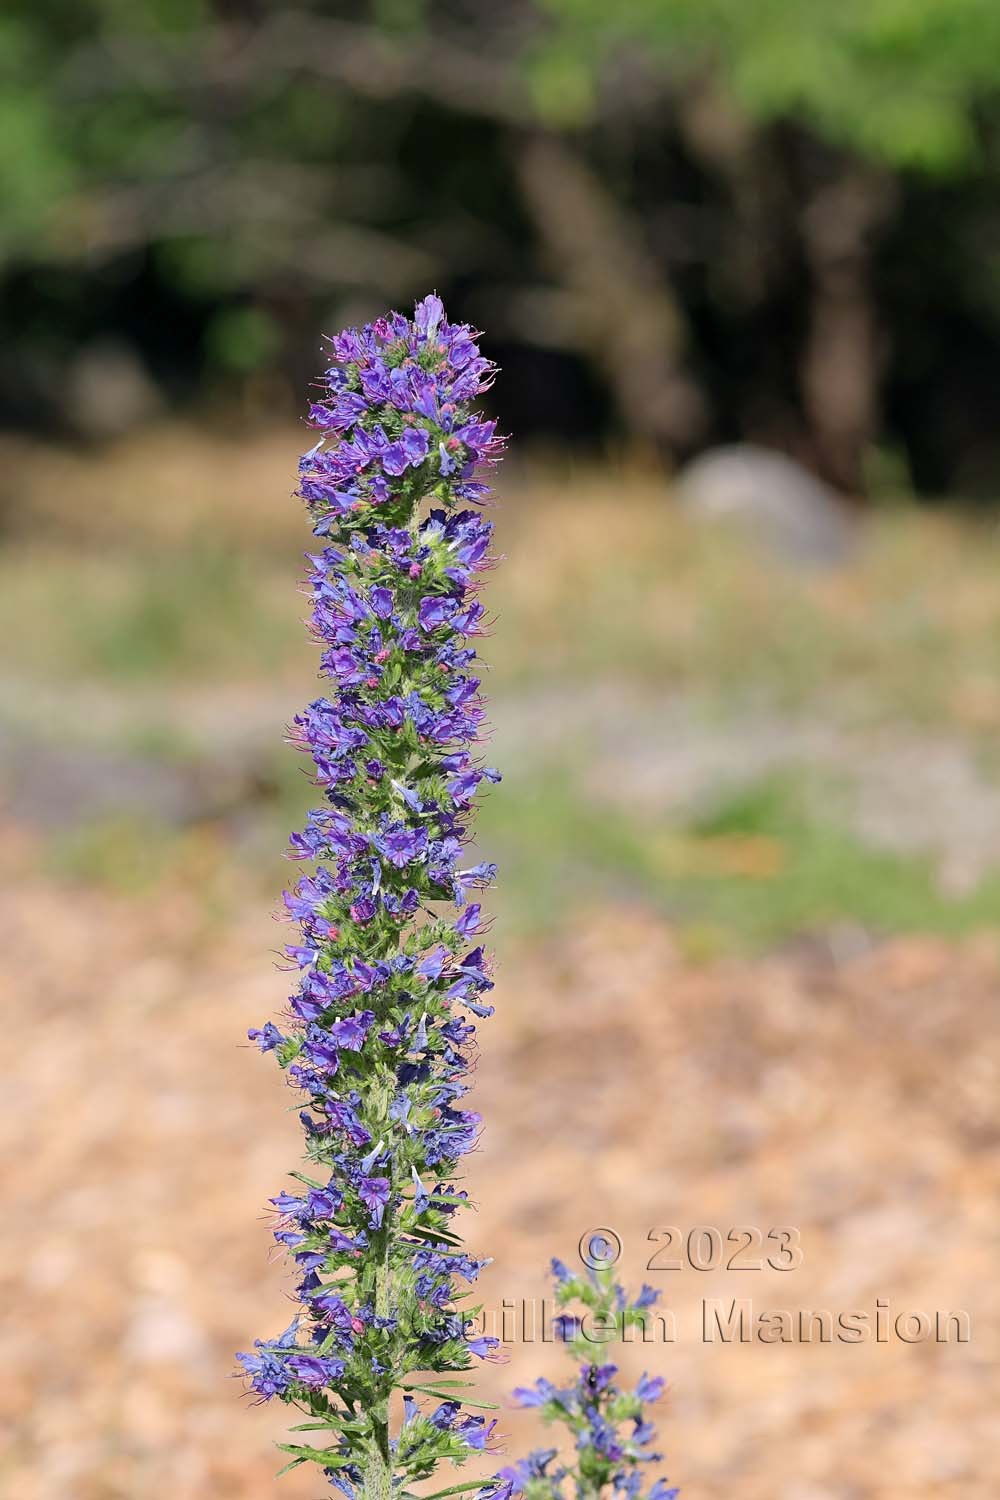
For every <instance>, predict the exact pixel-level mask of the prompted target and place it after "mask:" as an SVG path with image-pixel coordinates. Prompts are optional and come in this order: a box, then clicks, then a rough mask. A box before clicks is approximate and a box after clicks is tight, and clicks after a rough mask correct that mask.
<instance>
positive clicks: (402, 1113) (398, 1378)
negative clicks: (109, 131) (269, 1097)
mask: <svg viewBox="0 0 1000 1500" xmlns="http://www.w3.org/2000/svg"><path fill="white" fill-rule="evenodd" d="M332 353H333V360H334V363H333V364H332V366H331V368H330V369H329V370H327V372H326V375H325V377H324V378H323V381H322V395H321V397H320V399H319V400H318V401H317V402H316V403H315V404H314V405H313V406H312V408H311V411H310V422H311V424H312V425H313V426H314V427H315V428H318V429H319V430H320V432H321V433H322V436H321V438H320V440H319V442H318V443H317V444H316V446H315V447H314V448H313V449H312V450H311V451H310V452H309V453H307V454H306V455H305V457H304V458H303V459H302V461H301V464H300V470H299V472H300V491H299V493H300V494H301V496H302V498H303V499H304V500H305V502H306V505H307V507H308V511H309V515H310V519H311V522H312V527H313V531H314V532H315V534H316V536H317V537H318V538H319V539H320V545H319V550H318V551H316V552H315V553H313V554H312V555H311V556H310V557H309V563H310V572H309V577H308V582H309V586H310V589H311V593H312V621H311V623H312V633H313V635H314V636H315V639H316V641H317V643H318V644H319V646H320V648H321V650H322V657H321V672H322V675H323V676H324V677H325V678H326V679H327V682H328V686H327V690H326V692H325V693H324V695H323V696H321V697H319V698H317V699H316V700H315V701H314V702H312V703H310V705H309V707H308V708H307V709H305V711H304V712H303V713H301V714H300V715H299V716H298V717H297V718H296V719H295V722H294V729H293V734H292V738H293V742H294V743H295V745H296V746H297V747H298V748H299V749H301V750H303V751H305V752H306V753H307V754H308V755H309V756H310V757H311V759H312V763H313V768H314V774H315V783H316V785H317V787H319V788H320V789H321V791H322V793H323V802H322V805H321V806H320V807H319V808H317V809H316V810H315V811H314V812H311V813H310V814H309V816H308V819H307V823H306V827H305V828H304V829H303V830H302V831H301V832H299V833H295V834H293V835H292V838H291V851H290V852H291V856H292V858H294V859H297V860H303V861H307V862H309V864H310V866H311V869H310V871H309V873H306V874H304V875H303V876H302V877H301V879H300V880H299V881H298V883H297V884H296V885H295V886H294V888H293V889H292V890H291V891H286V892H285V896H284V902H285V907H286V909H287V914H288V917H289V918H290V919H291V920H292V921H293V922H295V923H297V924H298V927H299V929H300V930H299V934H298V935H297V937H296V938H295V940H294V941H293V942H292V943H290V944H289V945H288V947H287V948H286V950H285V951H286V953H287V956H288V960H289V966H290V967H291V968H292V969H294V970H295V971H297V974H298V980H297V984H296V988H295V992H294V993H293V995H292V996H291V999H290V1008H289V1011H288V1013H287V1017H286V1019H285V1021H284V1022H283V1023H282V1026H281V1027H280V1028H279V1026H277V1025H275V1024H274V1023H273V1022H270V1021H268V1022H266V1023H265V1024H264V1025H263V1026H262V1027H261V1028H260V1029H259V1030H258V1029H255V1030H252V1031H251V1032H250V1037H251V1039H252V1040H254V1041H256V1042H257V1043H258V1045H259V1046H260V1049H261V1051H262V1052H273V1053H274V1055H275V1057H276V1059H277V1061H278V1063H279V1065H280V1066H281V1067H282V1068H283V1069H284V1070H285V1071H286V1073H287V1076H288V1081H289V1083H290V1085H291V1086H292V1087H293V1088H295V1089H296V1090H298V1091H299V1093H300V1095H301V1098H302V1103H303V1106H304V1107H303V1108H302V1111H301V1114H300V1119H301V1122H302V1128H303V1131H304V1133H305V1158H306V1162H305V1165H306V1166H307V1170H304V1171H295V1172H292V1173H291V1176H292V1177H293V1178H294V1179H295V1180H296V1184H297V1190H296V1191H294V1192H282V1193H279V1194H278V1196H277V1197H275V1198H273V1199H272V1200H271V1201H272V1203H273V1205H274V1208H275V1210H276V1213H277V1223H276V1228H275V1239H276V1240H277V1241H278V1242H279V1244H281V1245H283V1246H284V1247H285V1249H286V1251H287V1253H288V1255H289V1256H290V1257H291V1259H292V1261H293V1263H294V1265H295V1268H296V1274H297V1277H298V1281H297V1286H296V1297H297V1300H298V1308H297V1311H296V1314H295V1317H294V1319H293V1321H292V1323H291V1325H290V1326H289V1327H288V1328H287V1329H286V1330H285V1332H284V1333H283V1334H281V1335H280V1336H279V1337H278V1338H273V1339H269V1340H263V1341H261V1340H259V1341H258V1342H257V1343H256V1345H255V1350H254V1352H253V1353H250V1354H240V1355H238V1356H237V1357H238V1359H239V1360H240V1362H241V1364H242V1366H243V1369H244V1371H245V1373H246V1375H247V1377H248V1378H249V1382H250V1385H251V1387H252V1389H253V1390H254V1391H255V1392H256V1393H257V1394H258V1395H259V1396H260V1397H261V1398H263V1399H269V1398H270V1397H272V1396H278V1397H280V1398H281V1400H283V1401H286V1402H288V1403H290V1404H292V1405H294V1406H296V1407H298V1408H299V1409H300V1410H301V1411H302V1412H303V1413H304V1415H305V1417H306V1420H305V1421H304V1422H302V1423H300V1424H299V1426H298V1427H297V1428H295V1429H294V1430H295V1432H296V1433H300V1434H303V1435H304V1440H301V1441H298V1442H295V1443H287V1444H282V1445H281V1446H282V1447H283V1448H284V1449H285V1450H286V1451H287V1452H288V1453H289V1454H290V1455H291V1459H290V1463H289V1464H288V1465H286V1468H290V1467H294V1466H296V1465H299V1464H303V1463H315V1464H317V1465H318V1466H319V1467H320V1468H321V1469H322V1470H323V1471H324V1473H325V1474H326V1476H327V1478H328V1479H329V1480H330V1482H331V1484H333V1485H334V1486H336V1487H337V1488H338V1489H340V1490H341V1491H343V1493H344V1494H345V1495H346V1496H347V1497H348V1500H354V1497H355V1495H356V1494H358V1493H359V1492H360V1493H361V1494H362V1495H363V1496H364V1497H365V1500H390V1497H395V1496H400V1497H404V1500H405V1497H406V1495H407V1493H408V1485H409V1484H410V1483H412V1482H415V1481H418V1480H425V1479H427V1478H428V1476H430V1475H431V1474H432V1473H433V1472H434V1470H435V1468H436V1467H437V1465H438V1464H439V1463H440V1462H441V1461H442V1460H445V1459H446V1460H449V1461H451V1462H453V1463H458V1464H460V1463H462V1462H463V1461H464V1460H465V1459H466V1458H467V1457H468V1456H469V1455H470V1454H471V1453H474V1452H477V1451H482V1449H483V1448H484V1447H486V1446H487V1445H488V1443H489V1441H490V1435H491V1433H492V1430H493V1427H494V1425H495V1424H494V1423H493V1422H492V1421H488V1420H487V1419H486V1418H485V1417H483V1416H481V1415H478V1414H476V1413H473V1412H469V1411H467V1410H466V1408H465V1406H464V1404H463V1401H464V1396H463V1392H464V1389H465V1385H466V1382H464V1381H462V1380H460V1379H457V1378H455V1376H456V1372H461V1371H464V1370H467V1369H468V1368H469V1366H470V1364H471V1363H472V1360H473V1359H474V1358H477V1357H479V1358H481V1357H488V1356H489V1355H490V1353H491V1352H492V1351H493V1349H494V1347H495V1345H496V1343H497V1341H496V1340H495V1339H489V1338H482V1337H479V1338H476V1337H474V1336H472V1334H471V1333H470V1332H469V1328H468V1324H469V1321H470V1320H471V1319H474V1317H475V1315H476V1314H477V1313H478V1311H479V1309H478V1308H475V1307H472V1308H469V1307H465V1308H464V1311H463V1312H461V1313H460V1312H459V1311H458V1310H457V1305H456V1297H457V1296H459V1295H464V1294H462V1293H461V1289H460V1285H459V1284H460V1283H465V1282H472V1281H474V1280H475V1279H476V1277H477V1275H478V1273H479V1271H480V1269H481V1268H482V1267H483V1266H484V1265H485V1264H487V1262H486V1261H484V1260H482V1259H479V1258H477V1257H475V1256H472V1255H470V1254H469V1253H468V1252H467V1251H466V1250H465V1249H464V1248H463V1245H462V1242H461V1240H460V1239H459V1238H458V1235H457V1233H456V1230H455V1227H454V1223H453V1220H454V1215H455V1213H456V1210H458V1209H459V1208H460V1207H461V1205H462V1204H463V1202H464V1201H465V1198H466V1195H465V1193H464V1192H462V1191H461V1190H460V1189H459V1188H457V1187H456V1186H455V1174H456V1169H457V1166H458V1163H459V1162H460V1160H461V1158H462V1157H463V1156H464V1155H465V1153H466V1152H468V1151H470V1150H471V1149H472V1147H473V1146H474V1144H475V1142H476V1139H477V1134H478V1131H479V1125H480V1117H479V1116H478V1115H477V1114H475V1113H473V1112H472V1111H470V1110H466V1109H463V1108H462V1107H461V1102H462V1097H463V1095H464V1094H465V1092H466V1088H467V1077H468V1072H469V1066H470V1055H471V1053H472V1051H473V1049H474V1046H475V1042H474V1038H475V1024H474V1022H473V1020H471V1019H470V1016H472V1017H483V1016H488V1015H490V1014H491V1007H490V1006H489V1005H487V1004H485V1003H484V999H483V997H484V995H485V994H486V992H487V991H488V990H490V989H491V988H492V981H491V979H490V977H489V962H488V959H487V957H486V955H485V953H484V950H483V947H482V945H481V938H480V934H481V933H482V930H483V928H482V922H481V914H480V907H479V905H478V904H477V903H476V902H474V901H470V896H471V894H472V893H473V892H474V891H475V890H477V889H478V888H480V887H483V886H486V885H488V884H489V883H490V882H491V881H492V879H493V876H494V874H495V867H494V866H493V865H490V864H471V865H470V864H468V863H467V862H466V860H465V859H464V857H463V855H464V846H465V844H466V843H467V841H468V836H469V823H470V819H471V816H472V806H473V802H474V799H475V796H476V792H477V790H478V788H479V787H480V786H481V785H482V783H483V782H491V781H497V780H499V776H498V773H497V772H496V771H493V770H490V769H488V768H486V767H484V766H483V765H482V764H481V763H480V761H479V759H478V758H477V756H476V753H475V752H476V745H477V741H478V739H479V735H480V730H481V726H482V722H483V707H482V700H481V698H480V695H479V679H478V677H477V676H476V675H475V674H476V651H475V649H474V648H473V646H472V644H471V642H472V640H473V639H474V638H475V637H476V636H477V635H478V634H479V633H480V627H481V623H482V616H483V606H482V604H481V603H480V602H479V600H478V599H477V597H476V590H477V583H478V580H479V577H480V575H481V574H482V572H483V571H484V569H485V568H487V567H488V565H489V546H490V539H491V531H492V527H491V524H490V523H489V522H488V521H486V520H484V519H483V517H482V516H481V515H480V514H479V512H478V509H477V508H478V507H479V506H481V505H482V504H483V502H484V501H485V500H486V499H487V496H488V493H489V490H488V487H487V485H486V484H485V483H484V482H483V474H484V473H485V472H487V471H488V469H489V467H490V466H491V465H492V464H494V463H495V462H496V461H497V459H498V458H499V456H500V451H501V446H502V444H501V442H500V440H499V439H498V437H497V436H496V433H495V431H494V423H493V422H491V421H486V420H484V419H483V418H482V417H481V416H479V415H477V414H476V413H475V412H474V411H473V410H472V409H471V403H472V402H474V401H475V399H476V397H477V396H479V395H480V394H481V393H482V392H483V391H484V390H486V389H487V387H488V386H489V385H490V383H491V381H492V378H493V374H494V367H493V366H492V365H491V363H490V362H489V360H487V359H484V358H483V357H482V355H481V354H480V352H479V348H478V345H477V343H476V335H475V334H474V332H473V331H472V330H471V329H469V328H467V327H465V326H463V325H460V324H451V323H449V322H448V321H447V319H446V318H445V315H444V309H443V307H442V305H441V302H440V300H439V299H438V298H437V297H436V296H431V297H426V298H425V299H424V300H423V301H422V302H420V303H419V304H418V305H417V307H416V309H415V312H414V316H413V319H412V320H410V319H408V318H404V317H401V316H400V315H399V314H398V313H392V314H391V315H390V316H389V317H386V318H380V319H379V320H378V321H377V322H375V323H372V324H370V325H369V326H367V327H365V328H362V329H360V330H357V329H350V330H348V331H346V332H344V333H341V334H340V335H338V336H337V337H336V338H334V339H333V340H332ZM441 1376H446V1377H448V1378H444V1379H441V1378H439V1377H441ZM396 1391H402V1392H403V1393H404V1399H403V1406H402V1417H401V1419H400V1420H399V1421H398V1422H396V1423H394V1429H395V1430H393V1428H391V1427H390V1398H391V1397H392V1395H393V1393H394V1392H396ZM418 1395H419V1396H423V1397H428V1398H430V1399H429V1400H425V1401H423V1402H422V1403H420V1402H418V1401H417V1399H416V1397H417V1396H418ZM480 1405H481V1404H480ZM481 1487H482V1486H481V1485H480V1483H478V1482H475V1483H473V1484H469V1485H460V1486H458V1487H457V1488H458V1489H463V1490H464V1489H480V1488H481ZM503 1490H509V1485H500V1486H499V1491H503ZM499 1491H498V1487H497V1483H496V1482H494V1484H493V1485H488V1486H487V1487H486V1490H485V1492H484V1493H486V1494H490V1495H494V1494H497V1493H498V1492H499ZM454 1492H455V1487H450V1488H449V1490H448V1493H449V1494H450V1493H454Z"/></svg>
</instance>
